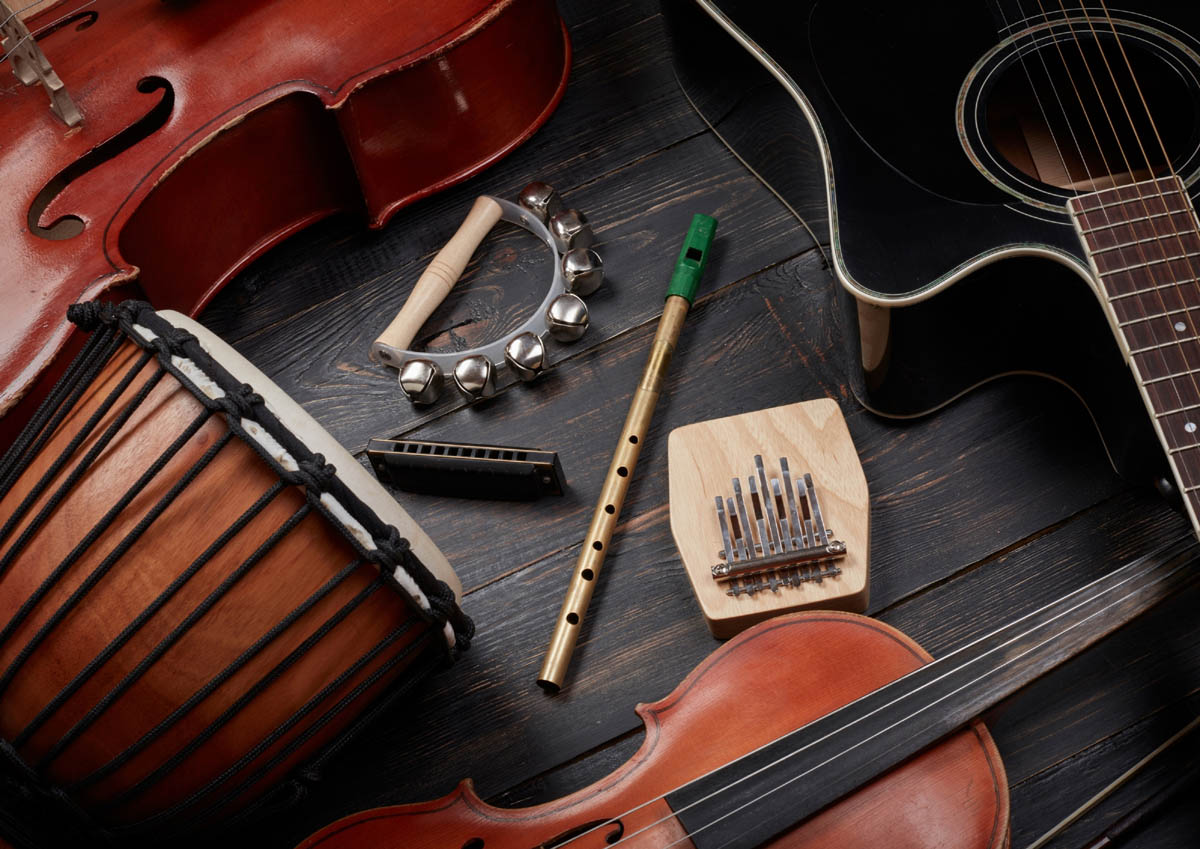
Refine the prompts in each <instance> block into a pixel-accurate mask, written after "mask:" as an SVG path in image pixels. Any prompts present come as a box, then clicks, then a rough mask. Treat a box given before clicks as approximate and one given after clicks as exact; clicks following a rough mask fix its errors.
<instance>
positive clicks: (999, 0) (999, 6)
mask: <svg viewBox="0 0 1200 849" xmlns="http://www.w3.org/2000/svg"><path fill="white" fill-rule="evenodd" d="M1003 4H1004V0H995V4H994V5H995V7H996V11H997V12H999V13H1000V18H1001V20H1002V21H1003V22H1004V27H1005V29H1008V28H1009V24H1008V15H1006V14H1005V13H1004V5H1003ZM1017 9H1018V11H1019V12H1021V13H1022V14H1024V11H1023V10H1022V9H1021V4H1020V0H1018V2H1017ZM1001 32H1003V30H1001ZM1012 39H1013V49H1014V50H1015V51H1016V54H1017V59H1018V60H1019V61H1020V63H1021V68H1022V70H1024V72H1025V80H1026V81H1027V82H1028V83H1029V90H1030V92H1032V94H1033V99H1034V101H1035V102H1036V103H1037V107H1038V111H1039V112H1041V113H1042V121H1043V122H1044V123H1045V125H1046V129H1048V130H1049V131H1050V141H1051V142H1052V143H1053V144H1054V151H1055V153H1057V154H1058V161H1059V162H1061V163H1062V167H1063V173H1064V174H1065V175H1066V177H1067V180H1068V181H1070V180H1071V169H1070V168H1068V167H1067V159H1066V157H1065V156H1063V152H1062V146H1061V145H1060V144H1059V143H1058V136H1057V134H1056V133H1055V132H1054V126H1053V125H1052V124H1051V123H1050V116H1049V114H1047V112H1046V107H1045V105H1044V104H1043V103H1042V97H1041V95H1040V94H1038V90H1037V86H1035V85H1034V84H1033V75H1032V74H1031V73H1030V72H1029V65H1028V64H1027V63H1026V62H1025V51H1023V50H1022V49H1021V48H1020V46H1019V45H1018V44H1017V36H1016V35H1014V36H1013V37H1012ZM1029 43H1030V48H1029V50H1030V52H1032V53H1035V54H1037V55H1038V56H1039V57H1040V58H1041V60H1042V66H1043V68H1045V66H1046V59H1045V57H1044V56H1042V55H1041V51H1040V50H1039V49H1038V47H1037V42H1036V39H1034V38H1033V37H1032V35H1031V36H1030V42H1029ZM1046 75H1047V78H1049V70H1047V72H1046ZM1052 88H1053V86H1052ZM1057 94H1058V92H1057V91H1055V96H1056V97H1057ZM1058 107H1059V110H1060V111H1062V113H1063V118H1064V119H1065V118H1066V109H1065V108H1064V107H1063V104H1062V100H1061V99H1060V100H1059V101H1058ZM1065 123H1066V125H1067V130H1068V131H1069V132H1070V134H1071V139H1072V141H1074V142H1075V149H1076V150H1077V151H1079V140H1078V139H1076V138H1075V131H1074V129H1073V128H1072V127H1071V123H1070V121H1066V122H1065ZM1079 154H1080V159H1083V152H1082V151H1079ZM1085 165H1086V162H1085Z"/></svg>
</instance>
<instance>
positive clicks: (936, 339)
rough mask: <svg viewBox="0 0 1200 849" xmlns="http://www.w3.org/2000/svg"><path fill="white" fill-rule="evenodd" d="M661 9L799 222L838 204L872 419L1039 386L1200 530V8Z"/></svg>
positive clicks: (707, 95)
mask: <svg viewBox="0 0 1200 849" xmlns="http://www.w3.org/2000/svg"><path fill="white" fill-rule="evenodd" d="M1081 2H1082V3H1084V4H1085V5H1081ZM665 10H666V12H667V15H668V20H669V23H670V26H671V31H672V36H673V41H674V44H675V51H676V67H677V72H678V75H679V78H680V81H681V83H682V85H683V87H684V91H685V92H686V93H687V95H688V96H689V98H691V100H692V101H693V103H694V104H695V105H696V107H697V109H698V110H699V111H700V113H701V115H703V116H704V117H705V119H706V120H707V121H708V122H709V123H710V124H711V125H712V126H713V127H714V129H715V130H716V131H717V133H718V134H719V135H720V136H721V137H722V139H723V140H724V141H725V142H726V143H727V144H728V145H729V146H730V148H731V149H732V150H733V151H734V152H735V153H736V154H737V155H738V156H739V157H741V158H742V159H743V161H745V162H746V163H747V164H748V165H749V166H750V167H751V168H752V169H754V170H755V171H756V172H757V173H758V174H759V175H760V176H761V177H762V178H763V180H764V181H765V182H766V183H767V184H768V185H769V186H770V187H771V188H772V189H773V190H774V191H775V192H776V193H777V194H778V195H779V196H780V197H781V198H782V199H783V201H784V202H785V203H788V204H790V205H791V206H792V207H793V208H794V209H800V208H803V207H804V206H805V205H808V206H810V207H811V205H812V201H813V198H814V196H816V195H818V194H821V193H823V194H824V200H825V201H826V202H827V204H828V209H829V227H830V246H831V254H832V256H831V259H832V263H833V267H834V271H835V273H836V275H837V277H838V279H839V280H840V281H841V283H842V286H841V289H842V290H843V291H842V301H843V303H844V304H845V306H846V309H845V310H844V318H845V319H846V322H847V328H846V330H847V332H846V333H845V334H844V337H845V338H846V339H847V340H848V342H849V344H851V346H852V351H851V354H852V356H853V358H854V359H853V361H854V362H856V363H859V364H860V365H861V368H860V369H854V372H855V373H854V374H853V375H852V383H853V384H854V388H855V390H856V392H857V394H858V396H859V398H860V399H861V400H862V402H863V403H864V404H865V405H866V406H867V407H868V408H870V409H873V410H875V411H877V412H880V413H882V414H885V415H890V416H911V415H918V414H921V413H923V412H927V411H929V410H932V409H934V408H936V407H938V406H940V405H942V404H945V403H946V402H948V401H949V400H951V399H953V398H954V397H956V396H957V395H959V394H961V393H962V392H965V391H967V390H968V389H970V388H971V387H973V386H975V385H978V384H979V383H981V382H983V381H985V380H989V379H991V378H993V377H996V376H999V375H1002V374H1011V373H1021V372H1031V373H1037V374H1044V375H1047V376H1049V377H1052V378H1055V379H1057V380H1060V381H1062V382H1064V383H1065V384H1067V385H1068V386H1069V387H1071V388H1072V389H1073V390H1074V391H1075V392H1076V393H1077V394H1078V395H1079V396H1080V398H1081V399H1082V400H1083V401H1084V403H1085V404H1086V405H1087V406H1088V409H1089V410H1090V411H1091V413H1092V416H1093V418H1094V419H1095V421H1096V424H1097V427H1098V429H1099V430H1100V433H1101V437H1102V438H1103V440H1104V442H1105V445H1106V447H1107V449H1108V452H1109V456H1110V457H1111V458H1112V461H1113V464H1114V465H1115V466H1116V467H1117V470H1118V471H1119V472H1121V473H1123V474H1126V475H1129V476H1134V477H1140V476H1154V477H1155V478H1161V480H1162V482H1163V484H1164V485H1166V486H1169V487H1171V488H1173V489H1174V490H1175V492H1176V493H1177V494H1179V495H1181V496H1182V502H1183V504H1184V506H1185V507H1186V510H1187V512H1188V515H1189V516H1190V517H1191V520H1192V524H1193V526H1194V527H1198V528H1200V523H1197V515H1200V233H1198V229H1200V228H1198V226H1197V220H1196V216H1195V212H1194V207H1193V197H1194V196H1195V195H1196V193H1197V191H1198V189H1200V186H1198V185H1197V177H1198V175H1200V3H1197V2H1194V0H1189V2H1180V0H1157V1H1156V2H1136V3H1130V2H1125V1H1124V0H1095V2H1092V0H1061V2H1060V0H937V2H922V1H921V0H917V2H913V3H856V2H852V0H796V1H795V2H791V3H780V4H774V3H763V2H754V0H668V2H667V3H666V9H665Z"/></svg>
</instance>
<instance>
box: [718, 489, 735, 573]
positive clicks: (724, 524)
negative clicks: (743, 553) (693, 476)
mask: <svg viewBox="0 0 1200 849" xmlns="http://www.w3.org/2000/svg"><path fill="white" fill-rule="evenodd" d="M716 499H717V524H718V525H720V526H721V540H722V541H723V542H724V543H725V562H726V563H733V562H734V560H735V559H737V556H736V552H735V551H734V550H733V543H732V542H731V541H730V539H729V520H728V519H727V518H726V516H725V500H724V499H723V498H721V496H719V495H718V496H716Z"/></svg>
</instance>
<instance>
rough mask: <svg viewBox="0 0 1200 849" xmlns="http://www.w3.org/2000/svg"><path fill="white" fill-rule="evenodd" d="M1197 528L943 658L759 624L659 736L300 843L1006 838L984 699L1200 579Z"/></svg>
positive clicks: (811, 846)
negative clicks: (575, 776) (518, 791)
mask: <svg viewBox="0 0 1200 849" xmlns="http://www.w3.org/2000/svg"><path fill="white" fill-rule="evenodd" d="M1196 553H1197V547H1196V542H1195V540H1194V539H1193V538H1192V537H1191V535H1190V534H1189V535H1188V536H1187V537H1185V538H1183V539H1181V540H1179V541H1177V542H1174V543H1171V544H1169V545H1167V546H1165V547H1163V548H1162V549H1160V550H1159V551H1157V552H1155V553H1153V554H1151V555H1147V556H1146V557H1143V558H1140V559H1139V560H1135V561H1133V562H1132V563H1129V564H1127V565H1125V566H1122V567H1120V568H1119V569H1116V570H1114V571H1113V572H1111V573H1109V574H1108V575H1106V576H1104V577H1102V578H1099V579H1097V580H1095V581H1093V582H1091V583H1090V584H1087V585H1085V586H1083V587H1081V588H1080V589H1078V590H1075V591H1074V592H1071V593H1069V594H1067V595H1065V596H1063V597H1062V598H1060V599H1058V600H1056V601H1053V602H1051V603H1049V604H1047V605H1045V606H1044V607H1042V608H1040V609H1039V610H1036V611H1033V612H1032V613H1028V614H1026V615H1024V616H1021V617H1019V618H1017V619H1014V620H1013V621H1011V622H1009V623H1008V624H1006V625H1003V626H1002V627H1000V628H998V629H996V630H994V631H991V632H990V633H988V634H984V635H981V636H979V637H977V638H975V639H973V640H971V641H970V642H968V643H966V644H965V645H963V646H962V647H960V648H958V649H957V650H955V651H953V652H951V653H949V654H947V655H945V656H943V657H941V658H939V659H937V660H931V659H930V657H929V655H927V654H926V653H925V652H924V651H923V650H922V649H921V648H920V647H919V646H918V645H917V644H916V643H914V642H913V641H912V640H911V639H909V638H908V637H906V636H905V635H904V634H902V633H900V632H899V631H897V630H896V629H894V628H892V627H890V626H888V625H885V624H883V623H882V622H876V621H875V620H873V619H868V618H866V617H863V616H856V615H854V614H850V613H839V612H833V611H812V612H804V613H796V614H792V615H790V616H783V617H778V618H775V619H770V620H768V621H766V622H762V623H760V624H758V625H756V626H754V627H753V628H751V629H749V630H747V631H745V632H743V633H742V634H741V635H739V636H738V637H735V638H734V639H733V640H731V641H730V642H728V643H726V644H725V645H724V646H722V647H721V648H719V649H717V651H715V652H714V653H713V654H712V655H710V656H709V658H708V659H707V660H705V661H704V662H703V663H702V664H700V666H699V667H698V668H697V669H696V670H694V671H693V672H692V673H691V675H689V676H688V677H687V678H686V679H684V681H683V683H682V684H680V685H679V686H678V687H677V688H676V689H675V692H674V693H672V694H671V695H670V696H668V697H667V698H665V699H663V700H662V701H660V702H655V703H654V704H651V705H643V706H640V707H639V708H638V713H639V714H640V715H641V717H642V719H643V720H644V722H645V724H646V740H645V742H644V743H643V744H642V747H641V748H640V749H639V750H638V751H637V753H636V754H635V755H634V756H633V757H632V758H631V759H630V760H629V761H628V762H627V763H626V764H625V765H624V766H622V767H620V768H618V769H617V770H616V771H615V772H613V773H612V774H610V775H608V776H606V777H604V778H602V779H600V780H599V781H597V782H596V783H594V784H592V785H591V786H589V787H585V788H583V789H581V790H578V791H576V792H575V793H572V794H570V795H569V796H566V797H564V798H561V799H557V800H554V801H551V802H547V803H545V804H542V805H537V806H534V807H528V808H496V807H492V806H490V805H488V804H486V803H484V802H483V801H482V800H480V798H479V797H478V796H477V795H476V794H475V792H474V791H473V789H472V787H471V785H470V783H469V782H464V783H463V784H462V785H460V786H459V788H458V789H457V790H456V791H455V792H453V793H451V794H450V795H449V796H447V797H445V798H443V799H438V800H435V801H432V802H426V803H421V804H414V805H401V806H396V807H390V808H377V809H375V810H368V811H363V812H362V813H358V814H353V815H351V816H348V817H345V818H344V819H341V820H339V821H337V822H335V823H333V824H331V825H329V826H326V827H325V828H324V829H322V830H321V831H319V832H317V833H316V834H314V835H313V836H312V837H310V838H308V840H306V841H305V842H304V843H303V844H301V845H302V849H355V847H360V846H370V847H373V848H374V849H390V848H391V847H395V849H400V847H403V849H609V848H610V847H620V849H671V847H678V849H760V848H761V847H766V849H824V847H830V846H836V847H842V849H876V847H880V846H886V847H888V849H933V847H955V849H1003V847H1006V846H1007V845H1008V843H1009V819H1008V813H1009V799H1008V781H1007V779H1006V777H1005V774H1004V766H1003V764H1002V763H1001V761H1000V756H999V753H998V752H997V750H996V746H995V744H994V743H993V742H992V739H991V737H990V736H989V734H988V732H987V730H986V729H985V728H984V727H983V725H982V723H980V722H979V721H978V719H977V717H978V716H979V714H980V713H981V712H982V711H984V710H986V709H987V708H989V707H991V706H992V705H994V704H996V703H997V702H998V701H1000V700H1001V699H1003V698H1005V697H1006V696H1008V695H1011V694H1012V693H1014V692H1016V691H1017V690H1018V689H1020V688H1021V687H1023V686H1024V685H1026V684H1028V683H1029V682H1030V681H1032V680H1033V679H1035V678H1037V677H1038V676H1039V675H1042V674H1044V673H1045V672H1046V671H1048V670H1050V669H1052V668H1054V667H1055V666H1057V665H1058V664H1060V663H1062V662H1063V661H1065V660H1067V659H1068V658H1070V657H1073V656H1075V655H1076V654H1078V653H1079V652H1080V651H1082V650H1083V649H1085V648H1087V647H1088V646H1090V645H1092V644H1093V643H1094V642H1096V641H1097V640H1099V639H1101V638H1102V637H1104V636H1105V635H1107V634H1109V633H1111V632H1112V631H1114V630H1116V629H1117V628H1119V627H1121V626H1122V625H1124V624H1125V623H1127V622H1129V621H1130V620H1131V619H1133V618H1134V617H1136V616H1138V615H1139V614H1141V613H1142V612H1144V611H1145V610H1147V609H1148V608H1149V607H1150V606H1152V605H1154V604H1156V603H1157V602H1159V601H1161V600H1163V599H1165V598H1170V597H1171V595H1172V593H1175V592H1178V591H1179V590H1180V589H1181V588H1183V587H1185V586H1187V585H1188V584H1189V583H1191V582H1192V581H1194V580H1195V579H1196V578H1197V571H1196V569H1195V558H1196Z"/></svg>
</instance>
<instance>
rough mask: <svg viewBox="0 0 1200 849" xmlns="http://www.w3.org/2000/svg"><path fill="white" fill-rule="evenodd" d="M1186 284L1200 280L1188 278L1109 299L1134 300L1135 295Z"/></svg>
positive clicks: (1112, 296)
mask: <svg viewBox="0 0 1200 849" xmlns="http://www.w3.org/2000/svg"><path fill="white" fill-rule="evenodd" d="M1114 273H1115V272H1114ZM1184 283H1200V280H1197V279H1196V278H1195V277H1188V278H1187V279H1185V280H1173V281H1171V282H1170V283H1160V284H1159V285H1157V286H1150V287H1148V288H1146V289H1134V290H1133V291H1132V292H1121V293H1119V294H1116V295H1109V296H1108V299H1109V300H1110V301H1119V300H1121V299H1122V298H1132V297H1133V296H1134V295H1144V294H1146V293H1147V292H1154V291H1157V290H1159V289H1175V288H1178V287H1179V286H1180V285H1182V284H1184ZM1177 312H1178V310H1177Z"/></svg>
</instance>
